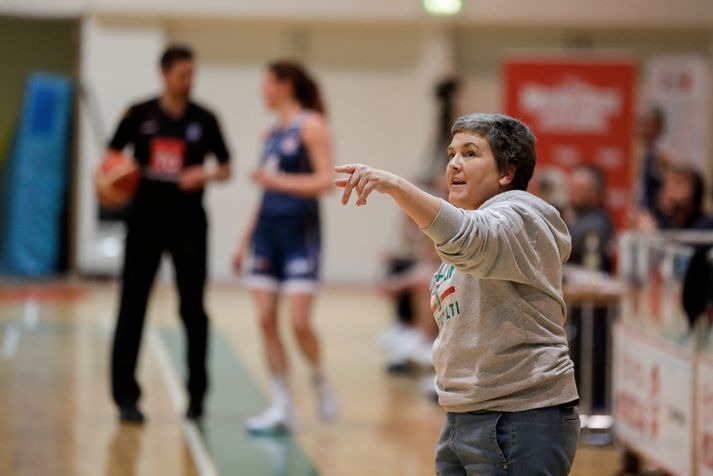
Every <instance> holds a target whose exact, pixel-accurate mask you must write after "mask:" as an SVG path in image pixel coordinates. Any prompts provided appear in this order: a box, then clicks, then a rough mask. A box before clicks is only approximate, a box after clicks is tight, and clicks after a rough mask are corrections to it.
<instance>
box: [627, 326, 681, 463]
mask: <svg viewBox="0 0 713 476" xmlns="http://www.w3.org/2000/svg"><path fill="white" fill-rule="evenodd" d="M693 369H694V363H693V358H692V356H691V355H690V352H688V351H686V350H684V349H681V348H678V347H675V346H673V345H672V344H669V343H664V342H662V341H659V340H656V339H653V338H651V337H648V336H645V335H644V334H643V333H641V332H640V331H637V330H634V329H632V328H630V327H628V326H626V325H625V324H618V325H616V326H615V328H614V369H613V385H614V421H615V422H616V427H615V430H616V436H617V438H619V439H620V440H621V441H623V442H624V443H625V444H626V445H628V446H629V447H631V448H633V449H635V450H636V451H637V452H639V453H641V454H642V455H644V456H645V457H646V458H648V459H650V460H651V461H653V462H655V463H657V464H658V465H660V466H661V467H663V468H664V469H666V470H667V471H668V472H670V473H671V474H673V475H680V476H688V475H690V474H692V472H693V418H694V416H693Z"/></svg>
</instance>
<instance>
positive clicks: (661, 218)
mask: <svg viewBox="0 0 713 476" xmlns="http://www.w3.org/2000/svg"><path fill="white" fill-rule="evenodd" d="M704 190H705V184H704V183H703V177H702V176H701V174H700V173H698V171H696V170H695V169H694V168H692V167H690V166H687V165H678V164H677V165H671V166H670V167H669V169H668V170H667V171H666V173H665V174H664V180H663V183H662V185H661V190H660V191H659V193H658V196H657V205H658V210H659V211H658V213H656V214H653V213H651V212H648V211H646V210H643V211H642V210H639V211H637V212H634V213H633V214H632V216H631V217H630V222H631V226H632V228H634V229H636V230H638V231H653V230H657V229H659V230H673V229H688V230H710V229H713V217H711V216H710V215H706V214H705V213H704V211H703V197H704Z"/></svg>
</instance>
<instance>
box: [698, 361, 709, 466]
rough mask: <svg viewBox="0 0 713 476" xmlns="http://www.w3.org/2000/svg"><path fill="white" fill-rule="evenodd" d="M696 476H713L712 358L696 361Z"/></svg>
mask: <svg viewBox="0 0 713 476" xmlns="http://www.w3.org/2000/svg"><path fill="white" fill-rule="evenodd" d="M697 392H698V395H697V402H698V409H697V410H698V411H697V414H698V432H697V435H696V445H697V447H698V449H697V452H696V453H697V455H698V457H697V459H698V461H697V466H698V473H697V474H698V476H713V360H711V359H710V358H700V359H699V361H698V389H697Z"/></svg>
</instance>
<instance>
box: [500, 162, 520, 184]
mask: <svg viewBox="0 0 713 476" xmlns="http://www.w3.org/2000/svg"><path fill="white" fill-rule="evenodd" d="M515 171H516V169H515V166H514V165H506V166H505V168H504V169H503V171H502V173H501V174H500V179H499V180H498V183H499V184H500V186H501V187H504V188H510V185H511V184H512V181H513V180H515Z"/></svg>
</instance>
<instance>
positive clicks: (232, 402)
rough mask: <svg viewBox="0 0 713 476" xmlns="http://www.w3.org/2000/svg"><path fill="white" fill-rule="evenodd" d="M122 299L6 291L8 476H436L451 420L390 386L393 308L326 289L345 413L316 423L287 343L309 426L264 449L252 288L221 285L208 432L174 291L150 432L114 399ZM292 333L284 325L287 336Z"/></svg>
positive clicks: (110, 294) (329, 346) (79, 289)
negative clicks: (385, 348)
mask: <svg viewBox="0 0 713 476" xmlns="http://www.w3.org/2000/svg"><path fill="white" fill-rule="evenodd" d="M117 292H118V288H117V285H116V284H115V283H111V282H108V283H107V282H102V283H96V282H74V281H73V282H63V283H52V284H46V285H42V286H33V287H30V288H28V287H27V286H20V285H9V284H5V285H2V286H0V475H3V476H10V475H92V476H93V475H117V476H118V475H151V476H154V475H181V476H183V475H186V476H188V475H216V474H220V475H231V476H232V475H245V476H262V475H269V476H273V475H275V476H278V475H285V476H301V475H315V474H320V475H326V476H331V475H337V476H342V475H344V476H349V475H367V474H368V475H388V476H391V475H405V476H406V475H414V476H416V475H418V476H421V475H432V474H434V469H433V447H434V443H435V440H436V438H437V436H438V433H439V430H440V427H441V424H442V422H443V418H444V415H443V412H442V411H441V410H440V409H439V408H438V407H437V406H436V405H434V404H433V403H431V402H429V401H427V400H426V399H425V398H423V397H422V396H421V395H420V394H419V390H418V382H417V380H415V379H411V378H408V377H390V376H388V375H386V374H385V372H384V371H383V356H382V355H381V353H380V351H379V350H378V348H377V345H376V337H377V336H378V335H379V334H380V333H381V332H383V331H384V329H385V328H386V327H387V326H388V325H389V323H390V319H391V317H390V316H391V307H390V304H389V303H388V301H386V300H385V299H383V298H381V297H380V296H379V295H377V294H376V293H374V292H373V291H369V290H343V289H334V288H327V289H325V290H323V292H322V294H321V296H320V298H319V301H318V303H317V306H316V309H315V315H314V318H315V324H316V327H317V329H318V330H319V333H320V335H321V337H322V341H323V345H324V352H325V355H326V358H327V368H328V369H329V372H330V374H331V377H332V379H333V381H334V384H335V386H336V388H337V390H338V392H339V395H340V400H341V406H342V414H341V417H340V418H339V420H338V421H337V422H335V423H332V424H325V423H321V422H319V421H318V419H317V418H316V415H315V409H314V402H313V399H312V392H311V386H310V384H309V372H308V368H307V367H306V365H305V364H304V362H302V360H301V359H300V358H299V356H298V354H297V352H296V348H295V346H294V344H293V342H292V339H291V338H290V337H289V333H288V332H286V331H288V329H287V327H286V326H285V327H284V329H283V330H284V331H285V332H284V335H285V336H286V337H287V339H286V340H287V342H288V346H289V353H290V356H291V357H292V358H291V362H292V387H293V390H294V393H295V399H296V405H297V407H298V409H299V411H300V413H301V421H302V427H301V429H300V431H299V433H297V434H296V435H295V436H294V437H289V436H279V437H253V436H250V435H248V434H246V432H245V431H244V429H243V419H244V418H245V417H246V416H248V415H251V414H253V413H255V412H258V411H259V410H260V409H261V408H263V406H264V405H265V403H266V401H267V398H266V391H265V390H266V388H267V375H266V371H265V367H264V364H263V359H262V349H261V340H260V336H259V334H258V326H257V321H256V316H255V311H254V308H253V306H252V303H251V302H250V299H249V296H248V295H247V293H246V292H245V291H244V290H243V289H241V288H240V287H238V286H228V285H214V286H212V287H211V288H210V289H209V293H208V300H207V305H208V309H209V313H210V316H211V319H212V323H213V327H212V334H211V349H210V356H211V358H210V372H211V379H212V381H211V393H210V396H209V399H208V402H207V412H208V415H207V417H206V418H205V420H204V421H203V423H202V424H201V425H200V426H197V425H194V424H190V423H187V422H185V421H184V420H183V419H182V413H183V411H184V406H185V396H184V394H183V379H184V376H183V375H184V362H183V357H182V356H183V335H182V331H181V328H180V321H179V319H178V317H177V315H176V309H177V303H176V297H175V295H174V292H173V289H172V288H171V287H170V286H166V285H161V286H158V287H157V288H156V290H155V291H154V293H153V296H152V300H151V303H150V308H149V316H148V319H147V327H146V329H145V332H144V340H143V343H142V350H141V354H140V364H139V377H140V382H141V383H142V387H143V397H142V401H141V404H142V408H143V410H144V412H145V413H146V416H147V419H148V420H147V423H146V424H145V425H144V426H143V427H135V426H126V425H123V426H122V425H119V424H118V421H117V415H116V412H115V409H114V407H113V405H112V403H111V400H110V394H109V380H108V370H109V352H110V343H111V334H112V328H113V322H114V318H115V310H116V305H117ZM284 321H285V320H283V324H285V322H284ZM618 461H619V456H618V452H617V450H616V449H614V448H593V447H582V448H580V451H579V452H578V454H577V459H576V461H575V468H574V470H573V473H572V474H574V475H576V476H590V475H591V476H594V475H596V476H608V475H614V474H616V473H617V470H618Z"/></svg>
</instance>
